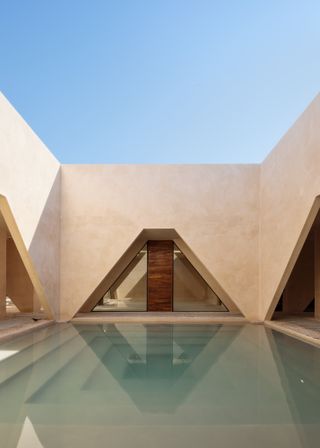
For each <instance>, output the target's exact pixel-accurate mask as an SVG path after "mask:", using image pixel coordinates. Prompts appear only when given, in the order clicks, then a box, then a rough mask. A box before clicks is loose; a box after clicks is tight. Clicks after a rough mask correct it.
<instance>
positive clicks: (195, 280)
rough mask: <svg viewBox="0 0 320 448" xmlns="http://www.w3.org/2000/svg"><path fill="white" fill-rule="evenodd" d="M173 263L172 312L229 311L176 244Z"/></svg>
mask: <svg viewBox="0 0 320 448" xmlns="http://www.w3.org/2000/svg"><path fill="white" fill-rule="evenodd" d="M173 263H174V269H173V272H174V279H173V309H174V311H210V312H218V311H224V312H226V311H229V310H228V309H227V307H226V306H225V305H224V304H223V303H222V301H221V300H220V298H219V297H218V296H217V294H216V293H215V292H214V291H213V290H212V289H211V288H210V286H209V285H208V283H207V282H206V281H205V280H204V279H203V277H202V276H201V275H200V274H199V272H198V271H197V270H196V269H195V267H194V266H193V265H192V264H191V262H190V261H189V260H188V258H187V257H186V256H185V254H184V253H183V252H182V251H181V250H180V248H179V247H178V246H177V245H176V244H175V245H174V261H173Z"/></svg>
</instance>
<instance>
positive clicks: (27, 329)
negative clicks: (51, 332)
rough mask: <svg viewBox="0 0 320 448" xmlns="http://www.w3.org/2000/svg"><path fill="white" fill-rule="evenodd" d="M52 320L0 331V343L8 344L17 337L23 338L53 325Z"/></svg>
mask: <svg viewBox="0 0 320 448" xmlns="http://www.w3.org/2000/svg"><path fill="white" fill-rule="evenodd" d="M54 324H55V322H54V321H53V320H41V321H37V322H34V323H30V324H25V325H22V326H20V327H9V328H7V329H4V330H0V343H3V342H8V341H10V340H11V339H14V338H16V337H19V336H24V335H25V334H28V333H32V332H34V331H37V330H41V329H42V328H46V327H48V326H51V325H54Z"/></svg>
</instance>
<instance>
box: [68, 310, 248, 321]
mask: <svg viewBox="0 0 320 448" xmlns="http://www.w3.org/2000/svg"><path fill="white" fill-rule="evenodd" d="M115 322H117V323H164V324H173V323H177V324H179V323H188V324H203V323H208V324H212V323H214V324H220V323H221V324H232V323H237V324H244V323H248V321H247V320H246V319H245V318H244V317H243V316H241V315H239V314H232V313H208V312H205V313H200V312H199V313H194V312H187V313H183V312H176V313H174V312H173V313H172V312H170V313H162V312H157V313H152V312H150V311H149V312H142V313H140V312H128V313H127V312H114V311H113V312H106V313H103V312H99V313H98V312H97V313H81V314H77V315H76V316H75V317H74V318H73V319H72V320H71V323H76V324H79V323H85V324H88V323H89V324H90V323H92V324H99V323H115Z"/></svg>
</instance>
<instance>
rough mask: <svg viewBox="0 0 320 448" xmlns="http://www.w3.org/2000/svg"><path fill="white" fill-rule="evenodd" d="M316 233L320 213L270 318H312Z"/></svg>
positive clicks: (319, 261)
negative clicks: (293, 316) (294, 316)
mask: <svg viewBox="0 0 320 448" xmlns="http://www.w3.org/2000/svg"><path fill="white" fill-rule="evenodd" d="M319 232H320V213H319V212H318V214H317V216H316V218H315V220H314V222H313V224H312V226H311V229H310V231H309V233H308V235H307V238H306V240H305V242H304V244H303V246H302V249H301V251H300V253H299V256H298V258H297V260H296V263H295V265H294V267H293V269H292V271H291V273H290V276H289V278H288V281H287V283H286V285H285V287H284V289H283V291H282V294H281V296H280V299H279V301H278V303H277V305H276V308H275V311H274V313H273V319H282V318H285V317H286V316H292V315H296V316H297V315H298V316H300V317H314V316H315V307H316V291H317V289H318V288H319V286H320V283H319V273H320V271H319V267H320V245H319V241H320V233H319ZM317 271H319V272H317ZM317 285H318V286H317Z"/></svg>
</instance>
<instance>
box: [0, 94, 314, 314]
mask: <svg viewBox="0 0 320 448" xmlns="http://www.w3.org/2000/svg"><path fill="white" fill-rule="evenodd" d="M319 123H320V97H317V98H316V99H315V100H314V101H313V102H312V104H311V105H310V106H309V107H308V108H307V110H306V111H305V112H304V113H303V114H302V116H301V117H300V118H299V119H298V120H297V122H296V123H295V124H294V125H293V127H292V128H291V129H290V130H289V131H288V133H286V135H285V136H284V137H283V138H282V140H281V141H280V142H279V144H278V145H277V146H276V147H275V148H274V150H273V151H272V152H271V153H270V155H269V156H268V157H267V158H266V160H265V161H264V162H263V163H262V164H261V165H63V166H62V167H60V164H59V162H58V161H57V160H56V159H55V158H54V156H52V154H51V153H50V152H49V151H48V149H47V148H46V147H45V145H44V144H43V143H42V142H41V141H40V140H39V138H38V137H37V136H36V135H35V134H34V132H33V131H32V130H31V129H30V128H29V126H28V125H27V124H26V123H25V122H24V120H23V119H22V118H21V117H20V115H19V114H18V113H17V112H16V111H15V110H14V109H13V107H12V106H11V105H10V104H9V103H8V101H7V100H6V99H5V98H4V97H3V96H2V95H1V94H0V154H1V157H0V172H1V176H0V194H2V195H4V196H6V198H7V199H8V202H9V204H10V207H11V209H12V212H13V215H14V218H15V220H16V222H17V225H18V227H19V230H20V233H21V235H22V238H23V242H24V244H25V246H26V248H27V250H28V252H29V255H30V256H31V259H32V261H33V263H34V266H35V268H36V271H37V273H38V275H39V277H40V280H41V282H42V285H43V287H44V290H45V293H46V296H47V298H48V300H49V302H50V304H51V307H52V309H53V310H54V313H55V316H56V317H57V318H59V319H69V318H71V317H72V316H73V315H74V313H76V312H77V311H78V310H79V308H80V307H81V305H82V304H83V303H84V302H85V301H86V299H87V298H88V297H89V296H90V295H91V293H92V292H93V291H94V290H95V289H96V287H97V286H98V285H99V283H100V282H101V281H102V279H103V278H104V277H105V276H106V274H107V273H108V272H110V270H111V269H112V267H113V266H115V265H116V263H117V261H118V260H119V258H120V257H121V256H122V254H123V253H124V252H125V251H126V250H127V249H128V247H129V246H130V245H131V243H132V242H133V241H134V240H135V238H136V237H137V236H138V235H139V234H140V232H141V231H142V230H143V229H161V228H165V229H176V231H177V232H178V233H179V235H180V237H181V239H183V241H184V242H185V243H186V245H188V247H189V248H190V249H191V251H192V252H193V253H194V255H195V256H196V257H197V259H199V260H200V262H201V263H202V264H203V266H205V267H206V268H207V270H208V271H209V273H210V275H211V276H212V277H214V279H215V280H216V282H217V283H218V284H219V285H220V286H221V288H222V289H223V290H224V291H225V293H226V295H227V296H228V297H229V298H230V299H231V301H233V302H234V304H235V305H236V306H237V307H238V308H239V309H240V311H242V312H243V314H244V315H245V316H246V317H248V318H249V319H253V320H254V319H261V320H263V319H265V318H269V317H270V316H271V313H272V311H273V309H274V306H275V304H276V302H277V300H278V299H279V297H280V294H281V292H282V290H283V287H284V286H285V284H286V281H287V279H288V278H289V276H290V273H291V270H292V268H293V266H294V263H295V260H296V258H297V257H298V255H299V251H300V249H301V248H302V246H303V243H304V240H305V238H306V236H307V233H308V229H309V228H310V226H311V225H312V219H313V217H314V216H315V214H316V212H317V210H318V209H319V204H320V200H319V198H318V199H316V198H317V197H318V196H319V195H320V175H319V173H320V126H319Z"/></svg>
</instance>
